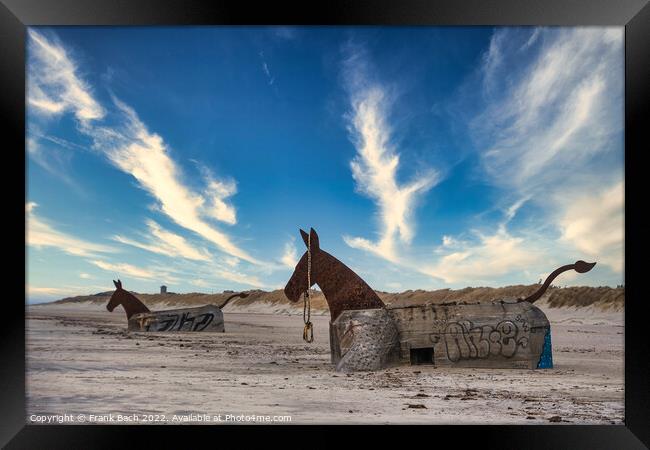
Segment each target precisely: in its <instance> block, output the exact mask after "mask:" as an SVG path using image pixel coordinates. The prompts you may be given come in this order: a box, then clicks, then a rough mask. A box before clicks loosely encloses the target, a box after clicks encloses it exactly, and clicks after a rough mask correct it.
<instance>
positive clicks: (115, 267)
mask: <svg viewBox="0 0 650 450" xmlns="http://www.w3.org/2000/svg"><path fill="white" fill-rule="evenodd" d="M88 262H90V263H91V264H94V265H95V266H97V267H99V268H100V269H102V270H105V271H107V272H112V273H113V274H115V276H116V277H121V276H124V275H128V276H131V277H135V278H140V279H145V280H149V279H154V278H158V279H160V277H159V276H158V274H156V273H155V272H154V271H152V270H150V269H144V268H141V267H136V266H134V265H132V264H127V263H113V262H108V261H102V260H98V259H93V260H89V261H88Z"/></svg>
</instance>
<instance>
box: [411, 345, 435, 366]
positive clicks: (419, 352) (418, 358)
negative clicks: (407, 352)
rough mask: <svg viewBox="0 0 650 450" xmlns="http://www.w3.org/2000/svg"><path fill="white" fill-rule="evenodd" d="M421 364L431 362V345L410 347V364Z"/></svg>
mask: <svg viewBox="0 0 650 450" xmlns="http://www.w3.org/2000/svg"><path fill="white" fill-rule="evenodd" d="M421 364H433V347H425V348H412V349H411V365H412V366H415V365H421Z"/></svg>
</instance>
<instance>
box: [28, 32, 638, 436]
mask: <svg viewBox="0 0 650 450" xmlns="http://www.w3.org/2000/svg"><path fill="white" fill-rule="evenodd" d="M625 41H626V31H625V27H624V26H505V25H503V26H502V25H499V26H380V25H377V26H374V25H373V26H368V25H366V26H356V25H336V26H334V25H332V26H309V25H291V26H289V25H245V26H224V25H205V26H171V25H165V26H155V27H151V26H119V25H118V26H64V25H56V26H55V25H33V26H27V27H26V29H25V60H24V62H25V190H26V192H25V205H24V207H25V375H24V376H25V415H26V416H25V423H26V424H28V425H149V424H151V425H163V424H164V425H183V424H205V425H219V424H224V425H226V424H230V425H240V424H241V425H244V424H245V425H259V424H265V425H269V424H270V425H287V424H292V425H299V424H322V425H337V424H346V425H349V424H367V425H378V424H390V425H393V424H409V425H410V424H429V425H459V424H460V425H550V426H553V427H562V426H564V425H619V426H623V425H625V424H626V410H625V391H626V389H625V379H626V372H625V370H626V358H625V331H626V329H625V315H624V313H625V201H626V198H625V145H626V141H625V128H626V109H625V107H626V105H625V83H626V46H625V44H626V42H625Z"/></svg>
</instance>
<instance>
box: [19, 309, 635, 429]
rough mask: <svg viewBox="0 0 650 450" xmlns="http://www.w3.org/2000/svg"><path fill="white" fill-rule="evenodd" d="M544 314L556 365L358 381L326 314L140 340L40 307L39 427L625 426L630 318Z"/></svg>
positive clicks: (121, 324) (31, 397)
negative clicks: (332, 344)
mask: <svg viewBox="0 0 650 450" xmlns="http://www.w3.org/2000/svg"><path fill="white" fill-rule="evenodd" d="M540 306H542V308H543V309H544V311H545V312H546V314H547V316H548V318H549V320H550V322H551V327H552V341H553V351H554V352H553V359H554V363H555V367H554V368H553V369H546V370H513V369H508V370H498V369H497V370H495V369H490V370H488V369H441V368H435V367H433V366H425V365H420V366H398V367H393V368H388V369H385V370H381V371H378V372H363V373H353V374H344V373H336V372H335V371H334V370H333V366H332V365H331V364H330V355H329V338H328V328H327V324H328V320H329V317H328V315H316V316H314V317H313V321H314V324H315V330H314V334H315V337H316V339H315V342H314V343H313V344H307V343H305V342H303V340H302V317H301V316H300V315H287V314H277V313H268V314H264V313H259V312H257V313H252V312H241V311H237V310H236V309H234V308H230V309H229V307H226V308H225V309H224V315H225V323H226V332H225V333H134V332H127V331H126V318H125V315H124V313H123V312H122V310H121V309H118V310H116V311H115V312H114V313H109V312H108V311H106V310H105V309H104V308H103V307H101V306H98V305H96V304H94V305H39V306H28V307H27V312H26V314H27V321H26V336H27V350H26V358H27V374H26V384H27V413H28V415H27V421H28V423H34V422H43V421H45V422H47V421H48V420H50V421H51V423H57V421H63V422H65V423H116V424H117V423H119V424H124V423H140V424H141V423H260V422H264V421H265V420H268V421H272V422H275V423H298V424H302V423H324V424H352V423H365V424H384V423H385V424H397V423H400V424H410V423H413V424H548V423H557V424H621V423H622V422H623V420H624V360H623V343H624V327H623V313H622V312H613V311H612V312H598V311H594V310H591V311H589V310H588V308H577V309H576V308H573V309H570V308H548V307H544V305H540ZM61 415H67V416H64V417H63V418H62V417H61ZM91 415H92V416H91ZM111 415H112V416H111ZM118 415H121V416H122V417H121V418H120V419H119V421H118ZM206 415H207V416H206ZM280 416H281V417H280ZM287 416H288V417H287ZM52 417H54V418H52Z"/></svg>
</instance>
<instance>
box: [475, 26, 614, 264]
mask: <svg viewBox="0 0 650 450" xmlns="http://www.w3.org/2000/svg"><path fill="white" fill-rule="evenodd" d="M522 50H526V51H527V52H528V53H529V54H531V55H532V57H528V58H522V55H521V52H522ZM482 71H483V79H484V80H488V82H487V84H495V85H496V86H495V88H494V89H485V90H484V96H485V98H486V99H487V101H488V106H487V107H486V109H485V110H484V112H483V113H482V114H480V115H478V116H477V117H476V118H475V119H474V121H473V123H472V129H473V132H474V133H475V137H476V139H477V140H478V141H480V142H482V143H483V144H482V145H481V147H482V152H481V158H482V162H483V164H484V168H485V171H486V174H487V175H488V177H489V178H490V180H491V181H492V182H493V183H494V184H495V185H497V186H499V187H501V188H503V189H504V190H505V192H507V193H508V195H510V196H511V197H512V198H519V199H520V200H521V199H525V200H529V201H530V202H531V203H533V204H535V205H536V206H537V207H538V208H539V209H540V210H541V212H542V214H544V216H543V217H545V218H547V220H549V221H550V222H552V223H555V226H556V227H557V228H559V230H560V231H561V238H560V240H559V241H558V243H559V244H564V245H563V246H564V249H565V250H564V251H565V253H567V254H568V253H571V251H572V250H571V249H575V250H577V251H578V252H579V253H582V254H583V255H585V256H589V257H591V258H594V259H595V260H599V261H602V262H604V263H605V264H607V265H609V266H610V267H611V268H612V269H613V270H614V271H616V272H619V273H620V272H621V271H622V263H623V251H622V248H623V243H624V236H623V216H624V208H623V199H624V194H623V188H622V180H623V176H624V175H623V169H622V155H623V134H622V131H623V30H622V28H572V29H546V28H536V29H534V30H520V29H500V30H497V31H495V33H494V35H493V37H492V42H491V45H490V50H489V51H488V52H487V53H486V57H485V60H484V66H483V68H482ZM605 211H606V212H605ZM574 253H575V251H574Z"/></svg>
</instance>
